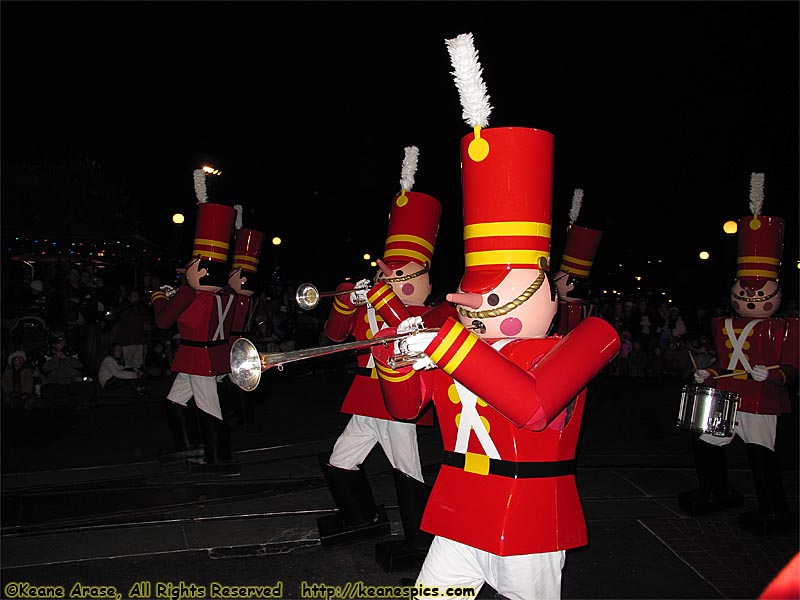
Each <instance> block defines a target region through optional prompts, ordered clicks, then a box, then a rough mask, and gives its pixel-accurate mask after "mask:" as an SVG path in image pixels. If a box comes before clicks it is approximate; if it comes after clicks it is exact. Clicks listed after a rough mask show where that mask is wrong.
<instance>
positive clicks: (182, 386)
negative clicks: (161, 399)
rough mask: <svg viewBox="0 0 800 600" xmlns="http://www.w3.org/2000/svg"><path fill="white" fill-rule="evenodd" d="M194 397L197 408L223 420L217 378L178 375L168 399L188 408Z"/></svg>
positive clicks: (185, 374)
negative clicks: (187, 405)
mask: <svg viewBox="0 0 800 600" xmlns="http://www.w3.org/2000/svg"><path fill="white" fill-rule="evenodd" d="M192 396H194V403H195V404H196V405H197V408H199V409H200V410H202V411H203V412H205V413H208V414H209V415H213V416H215V417H217V418H218V419H219V420H220V421H221V420H222V410H221V409H220V407H219V393H218V392H217V378H216V377H214V376H210V377H206V376H205V375H188V374H187V373H177V374H176V375H175V381H173V382H172V388H170V390H169V394H167V399H168V400H171V401H172V402H175V403H177V404H180V405H181V406H186V404H188V402H189V400H191V398H192Z"/></svg>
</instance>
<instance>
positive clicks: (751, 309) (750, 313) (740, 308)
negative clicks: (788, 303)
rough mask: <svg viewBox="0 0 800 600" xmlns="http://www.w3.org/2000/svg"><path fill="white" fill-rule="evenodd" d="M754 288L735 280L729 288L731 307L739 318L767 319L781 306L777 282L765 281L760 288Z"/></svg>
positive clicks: (779, 289)
mask: <svg viewBox="0 0 800 600" xmlns="http://www.w3.org/2000/svg"><path fill="white" fill-rule="evenodd" d="M758 285H759V284H756V286H758ZM756 286H750V285H743V284H742V282H741V280H738V279H737V280H736V282H735V283H734V284H733V286H732V287H731V306H732V307H733V310H734V312H735V313H736V314H737V315H739V316H740V317H752V318H754V319H757V318H767V317H771V316H772V315H774V314H775V313H776V312H778V308H780V306H781V288H780V286H779V285H778V282H777V281H773V280H771V279H767V280H765V281H764V283H763V285H760V287H756Z"/></svg>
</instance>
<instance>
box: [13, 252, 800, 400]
mask: <svg viewBox="0 0 800 600" xmlns="http://www.w3.org/2000/svg"><path fill="white" fill-rule="evenodd" d="M163 276H164V274H157V273H144V274H143V275H142V276H141V278H140V279H141V280H140V281H136V280H135V279H136V278H135V277H130V276H124V275H121V273H118V272H115V271H114V269H113V267H112V268H107V269H104V270H103V271H98V270H97V269H96V268H95V267H94V266H93V265H91V264H83V265H81V264H74V263H69V262H66V261H63V262H53V263H43V264H42V265H40V272H39V273H37V277H36V278H35V279H33V280H32V281H30V280H26V281H18V282H13V283H14V285H12V286H10V287H9V286H7V285H6V283H7V282H5V281H4V290H3V296H4V303H3V315H2V316H3V319H2V323H3V335H2V363H0V364H2V365H3V366H4V370H3V373H2V394H3V407H15V408H16V407H20V408H23V409H30V408H32V407H35V406H36V405H37V404H43V405H48V404H57V403H62V404H63V403H66V404H73V405H75V406H85V405H87V404H90V403H91V402H93V401H94V399H95V397H96V396H97V395H98V394H100V395H102V394H103V393H104V392H105V391H106V390H107V389H108V388H107V385H108V381H107V378H108V374H109V373H113V379H115V380H121V381H125V380H128V381H125V383H124V384H120V383H117V382H116V381H114V382H112V384H111V386H110V388H111V389H114V388H116V389H123V390H133V392H134V393H137V394H138V395H140V396H145V395H147V391H146V385H145V384H146V382H147V381H148V380H153V379H161V378H167V377H170V376H171V375H172V372H171V370H170V364H171V361H172V357H173V356H174V353H175V351H176V350H177V346H178V344H179V336H178V334H177V327H174V328H172V329H170V330H163V329H159V328H158V327H155V326H154V323H153V315H152V310H151V308H150V304H149V294H150V291H151V290H153V289H156V288H158V287H160V286H161V285H162V281H165V280H166V283H168V284H170V285H179V284H180V280H179V279H176V278H175V276H174V274H167V275H166V277H163ZM296 287H297V286H296V285H294V284H293V283H291V282H280V283H279V284H276V285H273V286H271V287H268V289H265V290H263V291H261V292H260V293H258V295H257V301H256V303H255V317H254V318H253V320H252V327H251V330H250V332H249V334H248V335H247V337H249V339H251V340H252V341H253V342H255V343H257V344H259V346H260V347H263V348H265V349H266V350H267V351H269V352H290V351H293V350H297V349H303V348H311V347H318V346H324V345H327V344H328V343H329V341H328V340H326V338H325V335H324V333H323V331H322V324H323V319H324V315H325V314H327V307H324V306H320V307H317V308H316V309H315V310H312V311H305V310H301V309H299V307H298V305H297V302H296V301H295V291H296ZM590 312H591V314H594V315H596V316H599V317H601V318H603V319H605V320H606V321H608V322H609V323H611V324H612V325H613V326H614V328H615V329H616V330H617V332H618V333H619V335H620V340H621V342H622V345H621V351H620V353H619V355H618V356H617V358H615V359H614V361H612V362H611V363H610V364H609V365H608V366H607V367H606V368H605V370H604V372H605V373H607V374H609V375H613V376H621V377H633V378H650V379H664V378H667V379H677V380H681V381H690V380H691V376H692V371H693V370H694V367H693V365H692V360H694V363H695V364H696V365H697V366H698V367H699V368H705V367H706V366H708V365H709V364H710V363H711V362H712V361H713V360H714V358H715V356H714V350H713V344H712V343H711V331H710V318H711V317H712V316H731V315H732V312H731V311H730V307H729V306H727V305H726V304H724V303H723V304H720V305H719V306H716V307H713V308H708V307H702V306H699V307H681V306H677V305H676V304H674V303H670V302H667V301H665V300H662V299H661V298H660V297H658V296H653V295H642V296H639V297H636V298H633V299H620V298H617V297H613V298H605V297H603V298H595V299H594V300H592V302H591V311H590ZM780 314H784V315H792V316H796V315H797V306H796V303H794V302H789V303H785V305H784V307H782V309H781V311H780ZM103 361H105V367H104V368H103V369H101V364H102V363H103ZM111 361H113V363H114V364H113V365H112V364H111ZM120 373H123V375H122V376H120ZM131 382H132V383H131Z"/></svg>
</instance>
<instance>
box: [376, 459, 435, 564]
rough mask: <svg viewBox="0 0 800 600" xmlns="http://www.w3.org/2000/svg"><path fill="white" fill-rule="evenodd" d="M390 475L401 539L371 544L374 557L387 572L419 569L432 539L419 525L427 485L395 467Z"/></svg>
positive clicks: (428, 494)
mask: <svg viewBox="0 0 800 600" xmlns="http://www.w3.org/2000/svg"><path fill="white" fill-rule="evenodd" d="M393 475H394V486H395V489H396V490H397V505H398V507H399V509H400V520H401V522H402V523H403V533H404V534H405V539H403V540H387V541H384V542H378V543H377V544H376V545H375V560H376V561H377V562H378V564H379V565H380V566H381V567H383V570H384V571H386V572H387V573H390V572H391V571H392V570H394V569H406V570H407V569H419V568H420V567H421V566H422V562H423V561H424V560H425V556H426V555H427V554H428V548H429V547H430V545H431V542H432V541H433V535H432V534H430V533H428V532H427V531H422V530H421V529H420V528H419V526H420V523H421V522H422V513H423V512H425V504H426V503H427V502H428V497H429V496H430V495H431V489H432V488H431V486H429V485H428V484H427V483H425V482H422V481H417V480H416V479H414V478H413V477H411V476H410V475H406V474H405V473H403V472H402V471H400V470H398V469H394V471H393Z"/></svg>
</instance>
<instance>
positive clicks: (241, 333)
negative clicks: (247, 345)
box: [231, 331, 247, 337]
mask: <svg viewBox="0 0 800 600" xmlns="http://www.w3.org/2000/svg"><path fill="white" fill-rule="evenodd" d="M245 333H247V332H246V331H231V335H235V336H238V337H244V334H245Z"/></svg>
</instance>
